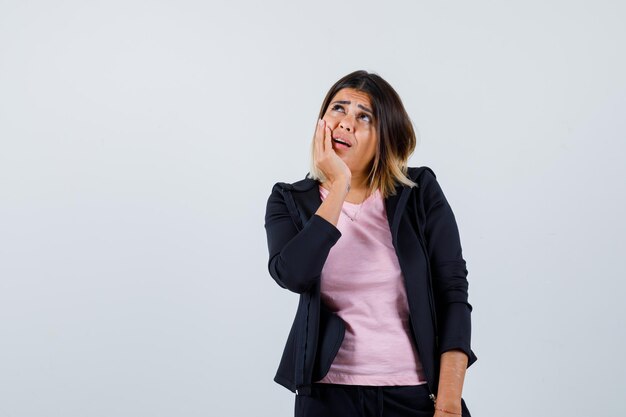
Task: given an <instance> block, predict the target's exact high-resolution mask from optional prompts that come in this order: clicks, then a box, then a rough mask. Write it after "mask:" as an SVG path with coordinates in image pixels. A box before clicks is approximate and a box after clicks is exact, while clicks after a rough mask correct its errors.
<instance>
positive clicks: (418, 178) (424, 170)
mask: <svg viewBox="0 0 626 417" xmlns="http://www.w3.org/2000/svg"><path fill="white" fill-rule="evenodd" d="M407 176H408V177H409V178H410V179H411V180H413V181H414V182H416V183H417V185H418V187H422V186H423V185H427V184H428V183H431V182H433V181H436V178H437V176H436V175H435V171H433V170H432V168H430V167H428V166H425V165H424V166H421V167H408V168H407Z"/></svg>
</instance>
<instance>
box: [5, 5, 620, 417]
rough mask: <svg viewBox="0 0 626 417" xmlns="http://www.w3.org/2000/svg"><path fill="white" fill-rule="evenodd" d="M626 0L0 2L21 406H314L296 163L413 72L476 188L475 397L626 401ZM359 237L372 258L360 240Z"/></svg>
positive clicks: (464, 231)
mask: <svg viewBox="0 0 626 417" xmlns="http://www.w3.org/2000/svg"><path fill="white" fill-rule="evenodd" d="M625 19H626V6H625V5H624V3H623V2H620V1H617V0H616V1H571V0H570V1H551V0H541V1H528V0H526V1H506V2H496V1H485V0H475V1H405V2H393V1H391V2H380V1H358V2H357V1H345V2H344V1H341V2H340V1H335V2H333V1H315V2H306V3H304V2H296V1H263V2H261V1H245V2H242V1H239V2H238V1H228V2H227V1H188V0H182V1H180V0H178V1H165V0H161V1H146V0H143V1H142V0H124V1H121V0H108V1H69V0H68V1H35V0H33V1H22V0H20V1H0V417H86V416H89V417H126V416H129V417H130V416H132V417H139V416H142V417H143V416H145V417H166V416H167V417H180V416H184V417H195V416H268V417H276V416H290V415H293V401H294V394H292V393H291V392H289V391H288V390H286V389H284V388H282V387H281V386H279V385H278V384H276V383H274V382H273V380H272V378H273V376H274V372H275V370H276V367H277V365H278V361H279V359H280V355H281V353H282V348H283V346H284V342H285V340H286V338H287V334H288V331H289V326H290V324H291V321H292V319H293V315H294V313H295V309H296V305H297V302H298V296H297V295H296V294H294V293H290V292H289V291H287V290H284V289H282V288H280V287H279V286H278V285H277V284H276V283H275V282H274V281H273V280H272V278H271V277H270V276H269V273H268V271H267V261H268V253H267V242H266V235H265V230H264V214H265V206H266V202H267V198H268V196H269V194H270V191H271V188H272V186H273V184H274V183H276V182H278V181H286V182H293V181H297V180H299V179H302V178H304V176H305V175H306V173H307V172H308V167H309V149H310V148H309V146H310V141H311V138H312V135H313V130H314V126H315V121H316V117H317V112H318V110H319V106H320V104H321V101H322V99H323V97H324V95H325V93H326V91H327V90H328V88H329V87H330V86H331V85H332V84H333V83H334V82H335V81H336V80H337V79H339V78H340V77H342V76H343V75H345V74H347V73H349V72H351V71H353V70H356V69H365V70H368V71H373V72H376V73H378V74H379V75H381V76H382V77H383V78H385V79H386V80H387V81H389V82H390V83H391V85H392V86H394V88H395V89H396V90H397V91H398V92H399V94H400V96H401V97H402V99H403V101H404V104H405V106H406V108H407V110H408V112H409V114H410V116H411V119H412V121H413V123H414V125H415V127H416V129H417V131H418V133H419V144H418V147H417V149H416V151H415V153H414V154H413V156H412V157H411V159H410V165H411V166H420V165H426V166H429V167H431V168H432V169H433V170H434V171H435V173H436V174H437V178H438V181H439V183H440V185H441V186H442V188H443V190H444V193H445V194H446V196H447V198H448V201H449V202H450V205H451V206H452V208H453V211H454V213H455V216H456V219H457V222H458V225H459V229H460V234H461V241H462V246H463V254H464V257H465V259H466V261H467V266H468V271H469V275H468V279H469V281H470V302H471V303H472V305H473V306H474V311H473V315H472V318H473V334H472V347H473V349H474V351H475V352H476V354H477V356H478V361H477V362H476V363H475V364H474V365H473V366H472V367H471V368H470V369H469V370H468V372H467V376H466V382H465V386H464V398H465V400H466V401H467V404H468V406H469V408H470V410H471V411H472V415H473V416H476V417H478V416H487V417H488V416H503V415H506V416H508V417H523V416H531V415H532V416H568V417H571V416H581V417H583V416H584V417H588V416H603V417H604V416H607V417H610V416H615V417H618V416H624V415H626V405H625V403H624V401H623V395H624V392H626V364H625V362H626V361H625V360H624V356H623V355H624V348H625V347H626V343H625V336H624V328H625V326H626V307H625V304H624V302H623V298H624V293H625V291H626V285H625V284H624V282H625V278H624V271H623V262H624V252H625V249H626V245H625V238H624V236H625V235H626V222H625V221H624V213H625V212H626V200H625V193H624V191H625V189H626V187H625V178H626V168H625V167H626V164H625V163H624V161H625V156H626V152H625V150H626V149H625V146H624V141H625V139H626V135H625V130H626V117H625V116H626V76H625V74H626V58H625V55H624V50H626V26H625V25H624V21H625ZM355 261H356V260H355Z"/></svg>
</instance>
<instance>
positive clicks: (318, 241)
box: [265, 119, 352, 293]
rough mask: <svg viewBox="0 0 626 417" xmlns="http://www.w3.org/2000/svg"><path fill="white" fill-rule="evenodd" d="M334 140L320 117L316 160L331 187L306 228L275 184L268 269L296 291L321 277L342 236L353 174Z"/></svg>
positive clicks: (270, 210)
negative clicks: (297, 221) (299, 225)
mask: <svg viewBox="0 0 626 417" xmlns="http://www.w3.org/2000/svg"><path fill="white" fill-rule="evenodd" d="M331 139H332V132H331V129H330V127H329V126H327V125H326V123H325V122H324V120H321V119H320V120H319V121H318V123H317V127H316V129H315V137H314V147H315V148H314V150H315V161H314V162H315V164H316V166H318V167H319V168H320V169H321V170H322V171H323V172H324V174H325V176H326V178H327V179H328V182H329V183H330V184H331V187H330V191H329V193H328V196H327V197H326V198H325V199H324V201H323V202H322V204H321V205H320V207H319V208H318V209H317V211H316V212H315V214H314V215H313V216H311V218H310V219H309V221H308V222H307V223H306V224H305V225H304V227H303V229H302V230H300V231H298V229H297V228H296V227H295V225H294V224H293V220H292V218H291V215H290V214H289V209H288V207H287V204H286V203H285V200H284V196H283V194H282V193H281V192H280V190H279V189H278V186H274V188H273V189H272V194H271V195H270V197H269V199H268V201H267V210H266V212H265V230H266V232H267V245H268V248H269V253H270V260H269V264H268V269H269V272H270V275H271V276H272V278H274V280H276V282H277V283H278V284H279V285H280V286H281V287H283V288H287V289H289V290H291V291H293V292H296V293H303V292H305V291H307V290H308V289H309V288H311V286H312V285H313V284H314V283H315V282H316V281H317V280H319V277H320V274H321V273H322V267H323V266H324V263H325V262H326V258H327V257H328V253H329V252H330V249H331V248H332V247H333V246H334V244H335V243H337V240H339V237H341V232H340V231H339V229H337V227H336V226H337V222H338V220H339V213H340V212H341V206H342V205H343V201H344V200H345V198H346V195H347V193H348V190H349V185H350V180H351V178H352V174H351V172H350V169H349V168H348V166H347V165H346V163H345V162H343V160H342V159H341V158H340V157H339V156H338V155H337V154H336V153H335V151H334V150H333V146H332V143H331Z"/></svg>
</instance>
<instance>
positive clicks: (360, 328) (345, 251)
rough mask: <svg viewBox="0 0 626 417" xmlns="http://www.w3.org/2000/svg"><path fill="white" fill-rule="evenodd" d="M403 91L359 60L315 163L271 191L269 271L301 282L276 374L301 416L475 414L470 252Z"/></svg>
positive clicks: (315, 151)
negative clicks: (422, 160)
mask: <svg viewBox="0 0 626 417" xmlns="http://www.w3.org/2000/svg"><path fill="white" fill-rule="evenodd" d="M415 142H416V141H415V133H414V130H413V127H412V125H411V122H410V119H409V117H408V115H407V113H406V111H405V109H404V106H403V105H402V102H401V100H400V98H399V96H398V94H397V93H396V92H395V90H394V89H393V88H392V87H391V86H390V85H389V84H388V83H387V82H386V81H385V80H383V79H382V78H381V77H380V76H378V75H376V74H370V73H367V72H365V71H356V72H353V73H351V74H348V75H346V76H345V77H343V78H342V79H340V80H339V81H337V82H336V83H335V84H334V85H333V86H332V87H331V88H330V90H329V92H328V94H327V95H326V98H325V99H324V102H323V104H322V107H321V109H320V114H319V119H318V123H317V127H316V129H315V135H314V138H313V144H312V159H311V168H310V172H309V173H308V174H307V176H306V178H305V179H303V180H301V181H298V182H295V183H293V184H289V183H282V182H280V183H277V184H275V185H274V187H273V189H272V193H271V195H270V197H269V199H268V202H267V211H266V215H265V229H266V232H267V240H268V247H269V255H270V257H269V264H268V268H269V272H270V275H271V276H272V277H273V278H274V280H275V281H276V282H277V283H278V284H279V285H280V286H281V287H283V288H286V289H289V290H291V291H293V292H295V293H298V294H300V303H299V305H298V309H297V312H296V316H295V320H294V322H293V325H292V328H291V331H290V333H289V337H288V339H287V344H286V346H285V349H284V352H283V356H282V359H281V362H280V365H279V368H278V371H277V373H276V376H275V378H274V380H275V381H276V382H278V383H279V384H281V385H283V386H285V387H286V388H288V389H290V390H291V391H293V392H295V393H296V399H295V415H296V417H299V416H307V417H318V416H319V417H322V416H324V417H332V416H337V417H350V416H369V415H372V416H374V415H375V416H389V417H396V416H397V417H400V416H407V417H408V416H433V415H434V416H436V417H443V416H447V417H450V416H452V415H463V416H469V415H470V414H469V411H468V409H467V407H466V405H465V402H464V400H463V399H462V398H461V393H462V388H463V381H464V377H465V371H466V368H467V367H469V366H470V365H471V364H472V363H474V361H476V356H475V355H474V352H473V351H472V350H471V348H470V327H471V325H470V312H471V310H472V306H471V305H470V304H469V303H468V293H467V289H468V283H467V269H466V267H465V260H464V259H463V257H462V251H461V244H460V239H459V232H458V229H457V225H456V221H455V218H454V214H453V212H452V210H451V208H450V206H449V204H448V202H447V200H446V198H445V196H444V194H443V192H442V190H441V187H440V186H439V184H438V182H437V181H436V179H435V175H434V173H433V171H432V170H431V169H430V168H428V167H420V168H412V167H408V166H407V161H408V158H409V156H410V155H411V154H412V152H413V150H414V148H415Z"/></svg>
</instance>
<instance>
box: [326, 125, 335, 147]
mask: <svg viewBox="0 0 626 417" xmlns="http://www.w3.org/2000/svg"><path fill="white" fill-rule="evenodd" d="M332 140H333V133H332V131H331V130H330V127H328V126H326V128H325V130H324V145H325V150H326V151H327V152H334V149H333V142H332Z"/></svg>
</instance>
